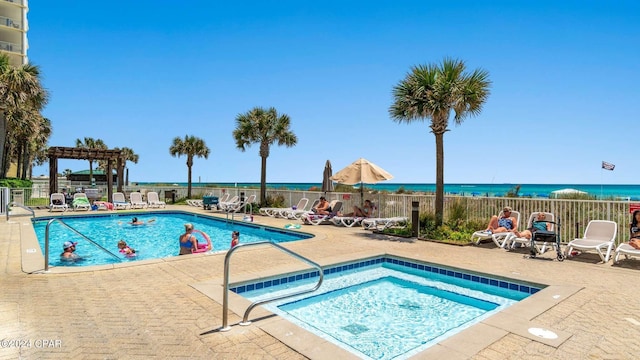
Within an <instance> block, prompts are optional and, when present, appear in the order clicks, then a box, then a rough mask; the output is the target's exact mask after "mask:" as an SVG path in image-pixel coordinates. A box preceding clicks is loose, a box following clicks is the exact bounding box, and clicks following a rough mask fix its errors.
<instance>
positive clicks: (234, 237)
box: [231, 231, 240, 248]
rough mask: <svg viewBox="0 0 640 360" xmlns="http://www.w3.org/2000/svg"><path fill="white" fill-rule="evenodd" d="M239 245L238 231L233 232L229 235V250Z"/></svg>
mask: <svg viewBox="0 0 640 360" xmlns="http://www.w3.org/2000/svg"><path fill="white" fill-rule="evenodd" d="M239 243H240V231H234V232H232V233H231V248H233V247H234V246H236V245H238V244H239Z"/></svg>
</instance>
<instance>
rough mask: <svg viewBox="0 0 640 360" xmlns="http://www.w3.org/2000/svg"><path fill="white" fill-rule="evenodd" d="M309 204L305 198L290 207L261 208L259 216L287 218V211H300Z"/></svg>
mask: <svg viewBox="0 0 640 360" xmlns="http://www.w3.org/2000/svg"><path fill="white" fill-rule="evenodd" d="M308 203H309V199H307V198H304V197H303V198H302V199H300V201H298V204H296V205H294V206H292V207H263V208H260V211H259V212H260V215H264V216H269V217H287V215H286V214H287V212H288V211H289V210H297V209H301V210H304V209H306V207H307V204H308Z"/></svg>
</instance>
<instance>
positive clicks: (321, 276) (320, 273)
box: [219, 241, 324, 331]
mask: <svg viewBox="0 0 640 360" xmlns="http://www.w3.org/2000/svg"><path fill="white" fill-rule="evenodd" d="M257 245H271V246H273V247H275V248H276V249H279V250H281V251H282V252H285V253H287V254H289V255H291V256H293V257H294V258H296V259H298V260H300V261H302V262H305V263H307V264H309V265H311V266H313V267H314V268H316V269H318V283H317V284H316V286H314V287H313V288H311V289H308V290H301V291H296V292H295V293H292V294H285V295H280V296H275V297H272V298H267V299H263V300H259V301H255V302H253V303H251V305H249V307H248V308H247V310H246V311H245V312H244V316H243V317H242V322H241V323H239V325H242V326H246V325H249V324H251V321H249V320H248V319H249V313H250V312H251V310H253V308H255V307H256V306H258V305H262V304H266V303H270V302H272V301H276V300H282V299H286V298H290V297H293V296H298V295H302V294H307V293H310V292H314V291H316V290H318V289H319V288H320V285H322V280H323V279H324V271H323V270H322V267H321V266H320V265H318V264H317V263H315V262H313V261H311V260H309V259H307V258H306V257H304V256H302V255H300V254H298V253H295V252H293V251H291V250H289V249H287V248H285V247H283V246H281V245H279V244H277V243H274V242H272V241H258V242H254V243H246V244H238V245H236V246H234V247H233V248H231V249H230V250H229V251H228V252H227V255H226V256H225V257H224V294H223V297H222V327H221V328H220V330H219V331H229V330H231V327H230V326H229V318H228V316H229V314H228V312H229V311H228V310H229V260H230V259H231V255H232V254H233V253H234V252H235V251H236V250H238V249H239V248H241V247H245V246H257Z"/></svg>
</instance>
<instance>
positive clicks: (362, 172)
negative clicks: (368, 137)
mask: <svg viewBox="0 0 640 360" xmlns="http://www.w3.org/2000/svg"><path fill="white" fill-rule="evenodd" d="M390 179H393V175H391V174H389V173H388V172H387V171H386V170H384V169H383V168H381V167H379V166H378V165H376V164H374V163H372V162H370V161H369V160H367V159H363V158H360V159H358V160H356V161H354V162H353V163H351V164H350V165H348V166H347V167H345V168H344V169H342V170H340V171H338V172H337V173H336V174H335V175H333V176H332V177H331V180H333V181H335V182H337V183H340V184H345V185H355V184H360V203H361V204H360V205H361V206H362V202H363V201H364V199H363V198H364V186H363V184H376V183H379V182H380V181H384V180H390Z"/></svg>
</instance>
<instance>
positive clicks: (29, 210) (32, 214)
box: [7, 201, 36, 221]
mask: <svg viewBox="0 0 640 360" xmlns="http://www.w3.org/2000/svg"><path fill="white" fill-rule="evenodd" d="M10 206H14V207H19V208H22V209H25V210H27V211H28V212H30V213H31V217H32V218H34V217H36V212H35V211H33V209H32V208H30V207H28V206H24V205H22V204H18V203H17V202H15V201H12V202H10V203H8V204H7V221H9V207H10Z"/></svg>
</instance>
